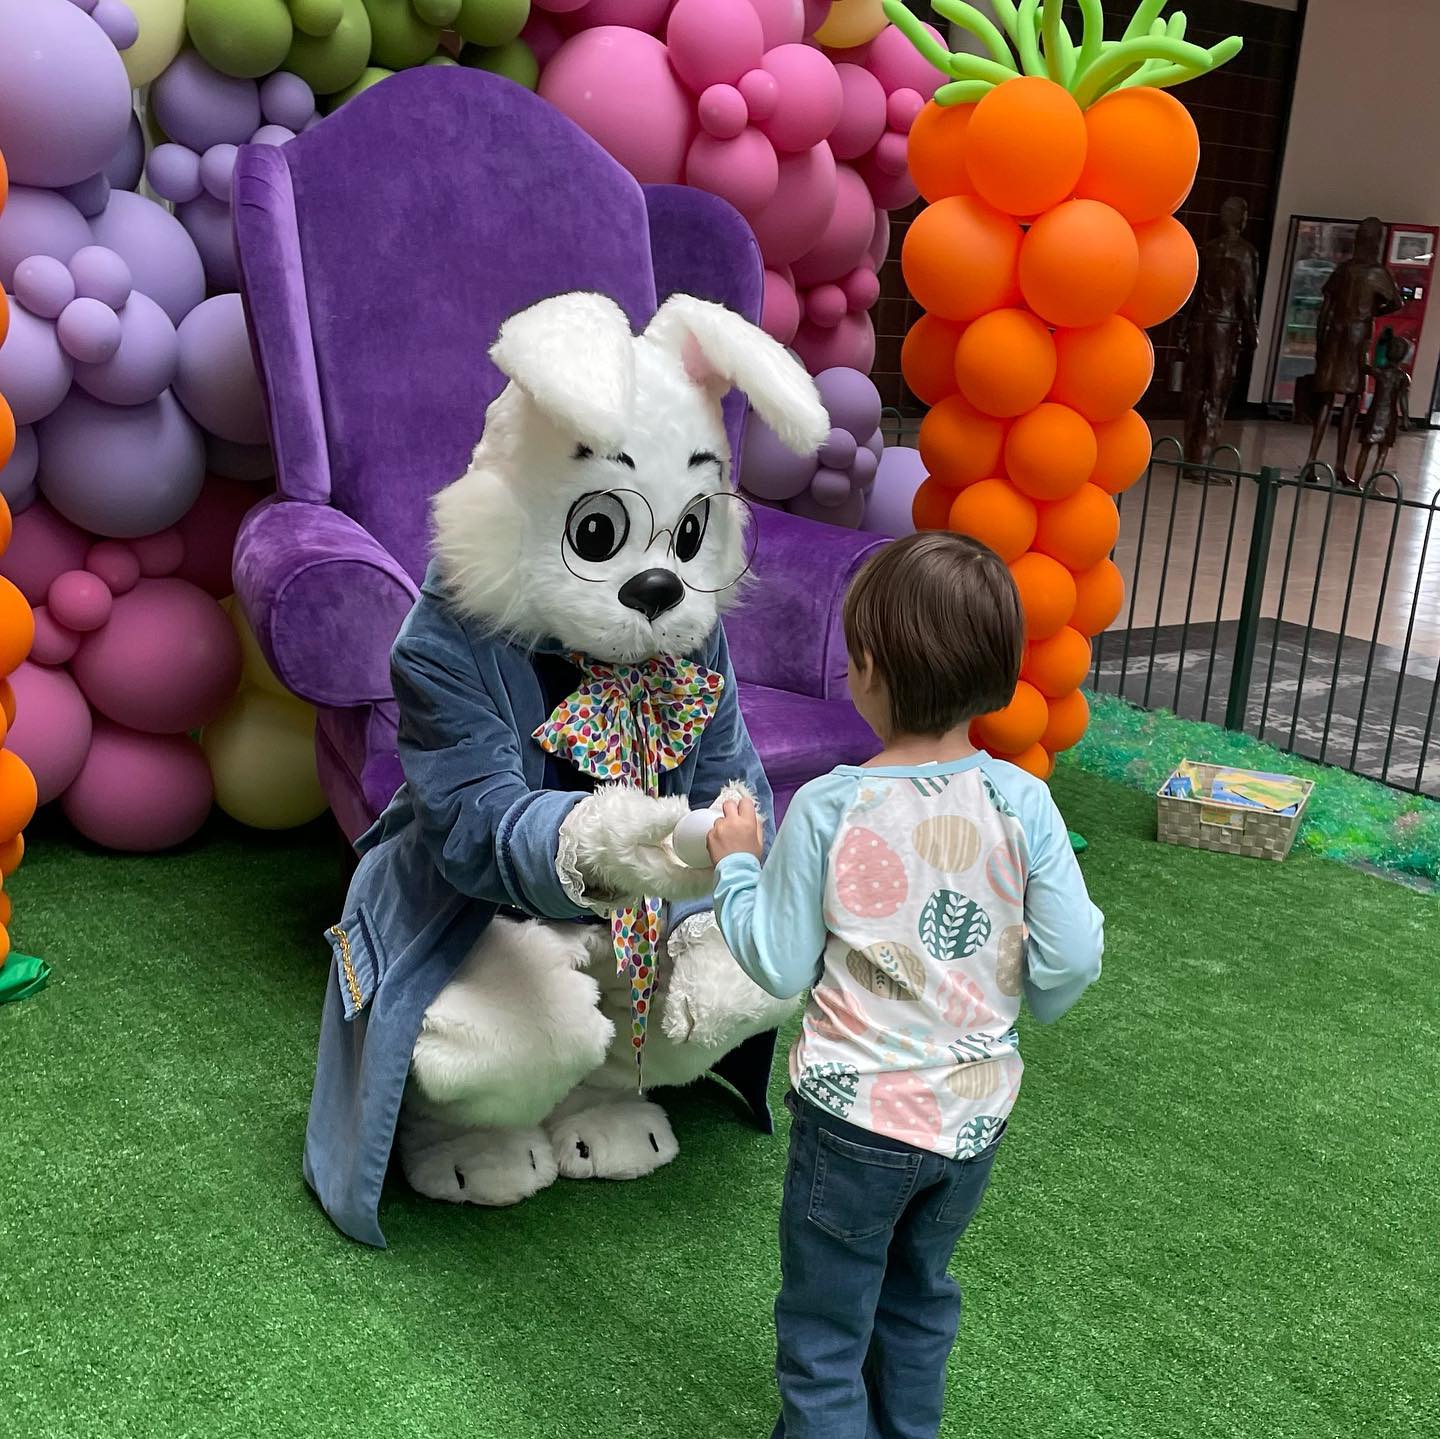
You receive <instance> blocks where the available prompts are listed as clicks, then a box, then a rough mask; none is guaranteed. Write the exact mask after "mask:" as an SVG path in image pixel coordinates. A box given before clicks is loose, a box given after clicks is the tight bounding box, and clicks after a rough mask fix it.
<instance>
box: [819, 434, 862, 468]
mask: <svg viewBox="0 0 1440 1439" xmlns="http://www.w3.org/2000/svg"><path fill="white" fill-rule="evenodd" d="M855 448H856V446H855V436H854V435H852V434H851V433H850V431H849V430H841V429H834V430H831V431H830V434H829V435H828V436H827V437H826V440H825V443H824V444H823V445H821V446H820V454H819V460H820V463H821V464H822V465H825V466H828V467H829V468H830V469H832V470H848V469H849V468H850V463H851V461H852V460H854V458H855Z"/></svg>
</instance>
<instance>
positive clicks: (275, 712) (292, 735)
mask: <svg viewBox="0 0 1440 1439" xmlns="http://www.w3.org/2000/svg"><path fill="white" fill-rule="evenodd" d="M200 748H201V749H202V750H204V751H205V758H206V759H207V760H209V762H210V773H211V774H212V775H213V776H214V779H215V803H216V804H218V805H219V806H220V808H221V809H223V810H224V811H225V813H226V814H228V815H229V816H230V818H231V819H233V820H238V821H239V822H240V823H241V824H248V825H249V826H251V828H252V829H294V828H295V827H296V826H297V825H302V824H309V823H310V821H311V820H312V819H318V818H319V817H320V816H321V815H322V814H324V813H325V807H326V806H325V795H324V793H323V791H322V790H321V788H320V777H319V775H318V774H317V773H316V772H315V711H314V710H313V709H312V708H311V707H310V706H309V705H307V704H305V703H304V702H303V701H301V700H297V699H294V698H292V697H290V696H288V695H287V696H286V697H285V698H283V699H282V698H281V697H280V696H279V695H273V694H266V693H265V691H264V690H257V689H242V690H241V691H240V693H239V694H238V695H236V696H235V700H234V702H233V703H232V704H231V706H230V708H229V709H227V710H226V711H225V713H224V714H223V715H221V716H220V718H219V719H218V720H216V721H215V722H214V723H213V724H209V725H206V727H205V729H204V731H203V732H202V734H201V736H200Z"/></svg>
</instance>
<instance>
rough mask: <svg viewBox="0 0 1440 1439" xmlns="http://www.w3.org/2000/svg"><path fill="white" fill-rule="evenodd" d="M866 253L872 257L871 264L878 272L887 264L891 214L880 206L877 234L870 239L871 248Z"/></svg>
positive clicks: (877, 212)
mask: <svg viewBox="0 0 1440 1439" xmlns="http://www.w3.org/2000/svg"><path fill="white" fill-rule="evenodd" d="M866 253H867V254H868V255H869V256H870V263H871V265H872V266H873V267H874V268H875V270H876V271H877V272H878V271H879V269H880V267H881V265H883V264H884V263H885V257H886V255H888V254H889V253H890V214H889V212H888V211H887V210H884V209H882V208H881V207H880V206H879V205H877V206H876V207H875V233H874V235H873V236H872V237H871V239H870V248H869V250H868V251H867V252H866Z"/></svg>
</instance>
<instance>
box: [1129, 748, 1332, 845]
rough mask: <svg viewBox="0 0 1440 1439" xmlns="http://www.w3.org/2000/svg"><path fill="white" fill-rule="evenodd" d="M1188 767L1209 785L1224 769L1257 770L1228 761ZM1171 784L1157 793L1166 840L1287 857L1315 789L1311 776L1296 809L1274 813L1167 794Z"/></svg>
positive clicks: (1158, 816)
mask: <svg viewBox="0 0 1440 1439" xmlns="http://www.w3.org/2000/svg"><path fill="white" fill-rule="evenodd" d="M1187 763H1189V762H1188V761H1187ZM1189 767H1190V771H1191V773H1193V774H1194V775H1195V776H1196V777H1197V778H1198V779H1200V780H1201V781H1203V783H1204V785H1205V787H1206V788H1207V789H1208V788H1209V786H1210V784H1211V783H1212V782H1213V780H1214V778H1215V776H1216V775H1217V774H1218V773H1220V771H1221V770H1222V769H1226V770H1228V771H1229V772H1230V773H1232V774H1235V773H1240V774H1244V773H1252V774H1253V773H1255V771H1253V770H1252V771H1245V770H1238V771H1237V770H1235V769H1234V768H1233V766H1225V765H1213V764H1190V766H1189ZM1176 773H1179V771H1178V769H1177V771H1176ZM1170 778H1171V779H1173V778H1174V775H1171V777H1170ZM1169 783H1170V780H1168V779H1167V780H1166V781H1165V784H1164V785H1162V786H1161V788H1160V790H1159V792H1158V793H1157V794H1156V796H1155V799H1156V804H1157V806H1158V808H1157V810H1156V827H1157V830H1158V834H1159V838H1160V840H1161V841H1162V842H1163V843H1165V844H1183V845H1185V846H1186V847H1187V848H1189V849H1213V850H1214V851H1215V852H1216V853H1217V854H1240V855H1244V856H1245V857H1246V858H1248V859H1284V858H1285V856H1286V855H1287V854H1289V853H1290V850H1291V848H1292V846H1293V845H1294V843H1295V836H1296V835H1297V834H1299V832H1300V822H1301V820H1303V819H1304V818H1305V807H1306V805H1308V804H1309V803H1310V795H1311V792H1312V791H1313V790H1314V788H1315V786H1314V784H1313V783H1311V782H1310V781H1309V780H1306V781H1304V784H1305V793H1304V795H1303V796H1302V798H1301V800H1300V804H1299V806H1298V808H1297V809H1296V811H1295V813H1294V814H1274V813H1272V812H1271V811H1269V810H1264V809H1247V808H1245V807H1244V806H1238V807H1237V806H1233V805H1228V804H1216V803H1215V802H1214V801H1213V800H1209V799H1193V798H1180V797H1179V796H1176V795H1170V794H1166V793H1165V790H1166V788H1167V787H1168V786H1169Z"/></svg>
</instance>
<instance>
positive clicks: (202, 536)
mask: <svg viewBox="0 0 1440 1439" xmlns="http://www.w3.org/2000/svg"><path fill="white" fill-rule="evenodd" d="M259 498H260V497H259V496H258V495H257V494H256V492H255V486H254V485H247V484H245V483H243V482H242V481H240V480H222V479H221V478H220V477H219V476H218V475H210V476H209V477H208V478H207V479H206V481H205V488H204V489H203V490H201V491H200V498H199V499H198V500H196V501H195V503H194V505H192V506H191V508H190V511H189V513H187V514H186V515H185V517H184V518H183V519H182V520H181V521H180V523H179V524H178V525H176V527H175V528H176V530H177V531H178V532H179V535H180V538H181V540H183V541H184V544H185V559H184V562H183V563H182V564H181V566H180V568H179V569H178V570H176V571H175V574H176V576H177V577H178V578H179V579H182V580H189V581H190V583H191V584H192V585H198V586H199V587H200V588H201V589H202V590H204V591H205V593H206V594H208V595H213V596H214V597H215V598H216V599H217V600H223V599H224V598H225V596H226V595H228V594H231V593H233V592H234V589H235V582H234V579H233V578H232V575H231V559H232V557H233V555H234V552H235V536H236V535H237V534H239V532H240V522H241V520H243V519H244V518H245V516H246V514H247V513H248V512H249V511H250V510H251V509H252V508H253V507H254V506H255V505H256V504H257V503H258V502H259Z"/></svg>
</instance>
